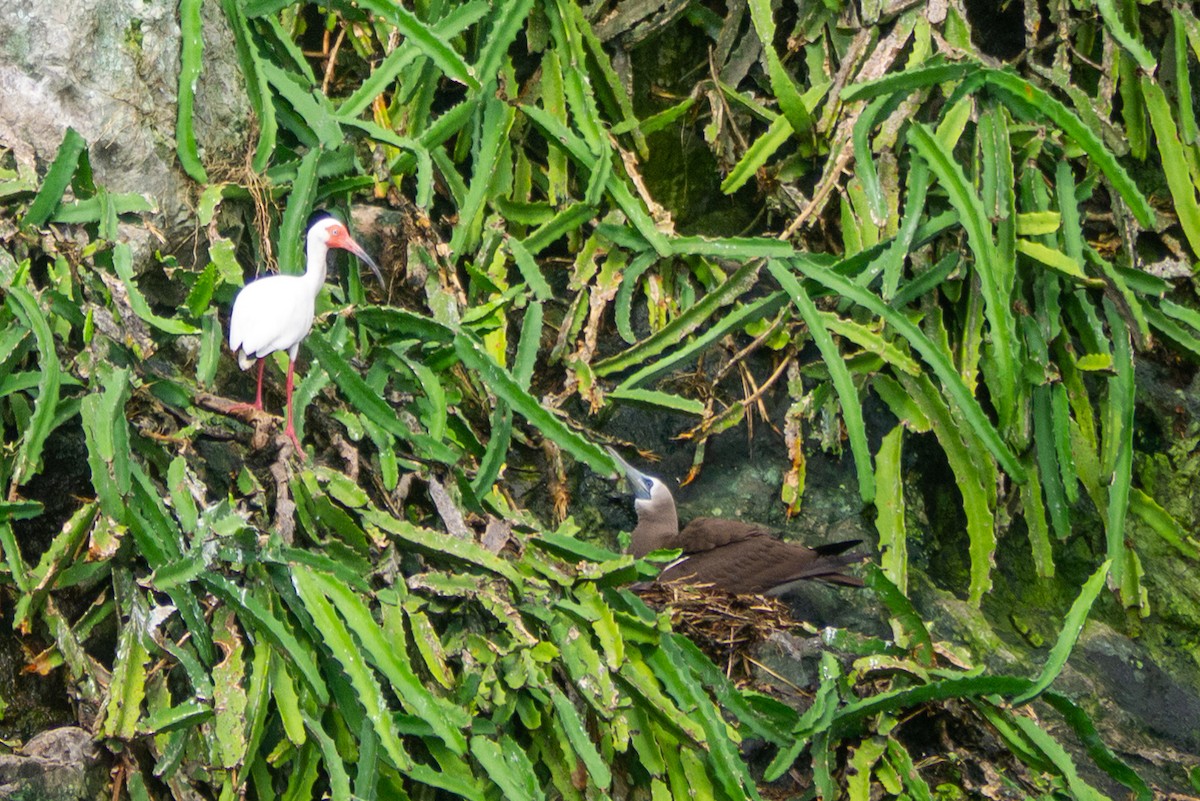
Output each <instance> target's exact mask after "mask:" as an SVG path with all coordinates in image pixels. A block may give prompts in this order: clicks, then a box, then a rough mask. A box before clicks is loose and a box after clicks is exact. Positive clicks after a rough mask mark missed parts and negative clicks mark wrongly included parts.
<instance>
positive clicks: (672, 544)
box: [609, 450, 863, 595]
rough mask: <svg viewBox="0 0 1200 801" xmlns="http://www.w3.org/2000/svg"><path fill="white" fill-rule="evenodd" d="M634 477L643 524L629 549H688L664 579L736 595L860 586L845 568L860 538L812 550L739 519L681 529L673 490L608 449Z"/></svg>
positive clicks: (702, 521)
mask: <svg viewBox="0 0 1200 801" xmlns="http://www.w3.org/2000/svg"><path fill="white" fill-rule="evenodd" d="M609 454H610V455H611V456H612V457H613V459H614V460H616V462H617V464H618V465H620V467H621V469H622V470H623V471H624V472H625V477H626V479H627V480H628V481H629V486H630V489H631V490H632V492H633V496H634V499H635V500H634V503H633V506H634V509H636V510H637V516H638V523H637V526H636V527H635V528H634V529H633V539H632V540H631V541H630V543H629V551H630V553H632V554H633V555H634V556H638V557H641V556H645V555H646V554H648V553H650V552H651V551H657V550H664V549H675V548H678V549H680V550H682V551H683V553H682V555H681V556H680V558H679V559H677V560H676V561H674V562H672V563H671V564H669V565H667V566H666V567H665V568H664V569H663V571H662V573H661V574H660V575H659V580H660V581H683V582H686V583H689V584H711V585H712V586H714V587H717V588H718V589H722V590H725V591H726V592H731V593H735V594H737V593H760V594H763V595H782V594H783V593H785V592H788V591H789V590H791V589H793V588H794V587H795V586H796V584H798V583H799V582H801V581H805V580H812V579H816V580H819V581H825V582H829V583H831V584H844V585H847V586H852V587H861V586H862V585H863V583H862V581H861V580H860V579H858V578H857V577H855V576H850V575H847V574H845V573H843V572H841V571H842V568H843V567H845V566H847V565H850V564H853V563H854V562H858V561H861V557H859V556H856V555H854V554H846V553H843V552H844V551H846V550H849V549H850V548H853V547H854V546H855V545H858V543H859V542H860V540H846V541H843V542H833V543H830V544H828V545H818V546H817V547H816V548H809V547H806V546H804V545H801V544H799V543H796V542H784V541H783V540H778V539H775V537H774V536H772V532H771V530H770V529H768V528H766V527H765V526H760V525H757V524H754V523H744V522H742V521H740V520H724V519H721V518H717V517H699V518H695V519H694V520H692V521H690V522H689V523H688V524H687V525H686V526H684V527H683V528H682V529H681V528H680V527H679V517H678V515H677V514H676V512H675V499H674V498H673V497H672V496H671V490H669V489H668V488H667V485H666V484H664V483H663V482H662V481H661V480H660V479H657V478H655V477H654V476H648V475H646V474H645V473H641V472H639V471H637V470H635V469H634V468H633V467H631V466H630V465H629V463H628V462H626V461H625V460H624V459H622V458H621V457H620V456H618V455H617V454H616V453H614V452H613V451H612V450H609Z"/></svg>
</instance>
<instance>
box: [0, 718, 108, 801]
mask: <svg viewBox="0 0 1200 801" xmlns="http://www.w3.org/2000/svg"><path fill="white" fill-rule="evenodd" d="M107 775H108V771H107V770H106V768H105V765H104V763H103V762H102V761H101V759H100V757H99V749H97V748H96V746H95V744H94V743H93V742H92V735H91V734H89V733H88V732H87V731H86V730H84V729H80V728H78V727H75V726H64V727H62V728H60V729H51V730H49V731H45V732H42V733H41V734H38V735H37V736H35V737H33V738H31V739H30V740H29V742H28V743H26V744H25V746H24V747H23V748H21V749H20V752H19V753H18V754H4V755H0V799H13V801H17V800H18V799H22V800H23V799H30V800H32V799H38V801H90V799H95V798H99V797H100V796H101V791H102V790H103V788H104V784H105V781H106V779H107Z"/></svg>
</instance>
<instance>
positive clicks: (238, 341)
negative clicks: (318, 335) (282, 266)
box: [229, 217, 383, 453]
mask: <svg viewBox="0 0 1200 801" xmlns="http://www.w3.org/2000/svg"><path fill="white" fill-rule="evenodd" d="M330 248H341V249H343V250H348V251H350V252H351V253H353V254H354V255H355V256H358V258H360V259H362V260H363V262H365V263H366V265H367V266H368V267H370V268H371V269H372V270H373V271H374V273H375V276H376V277H377V278H379V282H380V283H381V284H382V283H383V276H382V275H381V274H380V272H379V267H378V266H376V264H375V262H374V261H373V260H372V259H371V257H370V256H368V255H367V252H366V251H365V250H363V249H362V247H361V246H360V245H359V244H358V243H357V242H355V241H354V240H353V239H351V238H350V232H349V231H347V230H346V226H345V225H344V224H343V223H341V222H340V221H339V220H335V219H333V218H332V217H326V218H324V219H321V220H318V221H317V222H316V223H314V224H313V225H312V227H310V228H309V229H308V236H307V238H306V256H307V267H306V269H305V271H304V275H270V276H266V277H264V278H259V279H257V280H255V281H251V282H250V283H249V284H247V285H246V286H245V287H244V288H243V289H242V291H241V292H239V293H238V295H237V297H236V298H234V300H233V311H232V312H231V313H230V315H229V349H230V350H232V351H233V352H234V354H235V355H236V356H237V360H238V365H239V366H240V367H241V368H242V369H243V370H249V369H250V367H251V366H252V365H253V364H254V363H255V362H256V361H257V362H258V392H257V395H256V396H255V400H254V403H241V404H237V405H236V406H234V407H233V408H234V409H235V410H236V409H246V408H254V409H260V410H261V409H262V407H263V406H262V379H263V367H264V366H265V365H266V362H264V361H263V359H264V358H265V357H267V356H269V355H271V354H272V353H274V352H275V351H280V350H281V351H286V352H287V355H288V370H287V424H286V426H285V427H284V432H283V433H284V434H286V435H287V436H288V437H290V438H291V440H292V443H293V444H294V445H295V446H296V450H297V451H299V452H300V453H304V449H303V448H301V447H300V441H299V440H298V439H297V438H296V428H295V425H294V424H293V421H292V383H293V375H294V372H295V365H296V354H297V353H298V352H299V350H300V343H301V342H302V341H303V340H304V338H305V337H306V336H308V332H309V331H311V330H312V324H313V313H314V309H315V307H316V301H317V293H318V292H320V291H321V286H322V285H323V284H324V283H325V264H326V260H327V257H328V255H329V249H330Z"/></svg>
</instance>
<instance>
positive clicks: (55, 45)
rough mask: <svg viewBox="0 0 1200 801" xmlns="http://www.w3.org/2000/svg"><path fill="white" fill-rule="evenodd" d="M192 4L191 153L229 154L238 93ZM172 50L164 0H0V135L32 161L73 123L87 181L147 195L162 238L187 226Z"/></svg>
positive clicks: (221, 22) (48, 155) (242, 105)
mask: <svg viewBox="0 0 1200 801" xmlns="http://www.w3.org/2000/svg"><path fill="white" fill-rule="evenodd" d="M204 9H205V12H204V39H205V51H204V70H203V72H202V74H201V78H200V81H199V83H198V85H197V100H196V104H195V109H196V131H197V136H198V138H199V141H200V147H201V156H202V158H203V159H204V160H205V161H206V162H209V161H216V162H221V163H228V162H230V161H234V160H235V159H236V163H241V162H242V161H244V156H240V155H239V156H235V155H234V154H244V153H245V150H246V147H247V145H246V141H247V132H248V129H249V127H250V118H251V112H250V108H249V102H248V101H247V99H246V95H245V91H244V88H243V84H242V79H241V75H240V72H239V71H238V70H237V65H236V57H235V55H234V51H233V39H232V34H231V33H230V31H229V28H228V24H227V23H226V21H225V19H224V17H223V16H222V14H221V11H220V7H219V5H218V4H216V3H206V4H204ZM179 56H180V31H179V23H178V20H177V18H176V4H175V3H164V2H161V0H157V1H152V2H144V0H103V1H102V0H75V1H74V2H70V3H63V2H55V0H30V2H22V3H5V4H0V144H2V145H4V146H5V147H8V148H11V149H12V151H13V153H14V155H15V156H16V158H17V160H18V162H19V163H20V164H22V165H23V167H25V168H26V169H28V168H32V167H34V166H36V165H38V164H41V165H43V168H44V165H45V164H47V163H48V162H49V161H50V160H51V159H53V158H54V154H55V153H56V152H57V150H58V147H59V145H60V144H61V142H62V139H63V135H64V134H65V132H66V129H67V128H68V127H72V128H74V129H75V130H76V131H78V132H79V133H80V134H81V135H82V136H83V138H84V139H85V140H87V142H88V144H89V153H90V157H91V163H92V167H93V170H94V172H95V176H96V180H97V182H98V183H100V184H101V185H103V186H105V187H106V188H107V189H109V190H110V191H113V192H139V193H143V194H146V195H148V196H149V197H151V198H152V199H153V200H154V201H155V202H156V203H157V205H158V208H159V219H158V220H157V221H156V223H157V226H158V227H159V228H160V229H161V230H163V231H164V232H165V234H166V236H167V239H168V241H171V240H173V239H174V240H177V239H180V238H182V236H183V235H184V234H185V233H186V232H187V231H190V230H191V228H192V226H194V221H193V220H192V219H191V217H192V215H191V214H190V212H189V208H190V204H189V202H188V200H189V194H190V193H191V192H192V191H193V189H194V185H193V183H192V181H191V180H190V179H188V177H187V176H186V175H184V174H183V172H182V170H181V169H180V168H179V167H178V162H177V161H176V158H175V120H176V115H177V112H178V107H177V89H178V83H179ZM149 244H150V243H148V242H147V243H145V245H149ZM144 247H145V246H144ZM144 247H143V251H144Z"/></svg>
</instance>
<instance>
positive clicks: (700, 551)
mask: <svg viewBox="0 0 1200 801" xmlns="http://www.w3.org/2000/svg"><path fill="white" fill-rule="evenodd" d="M859 542H860V540H846V541H843V542H834V543H830V544H828V545H820V546H817V547H816V548H809V547H807V546H805V545H800V544H799V543H794V542H784V541H783V540H779V539H776V538H775V537H774V536H773V535H772V532H771V530H770V529H768V528H765V527H763V526H760V525H755V524H753V523H742V522H739V521H737V520H722V519H720V518H715V517H701V518H698V519H696V520H693V521H691V522H690V523H688V524H687V525H686V526H684V527H683V530H682V531H680V532H679V534H678V538H677V540H676V542H675V543H672V546H673V547H678V548H681V549H682V550H683V555H682V557H681V558H680V560H679V561H678V562H675V563H673V564H672V565H670V566H669V567H668V568H667V569H666V570H664V571H663V572H662V575H661V576H659V579H660V580H662V581H677V580H686V581H690V582H694V583H700V584H712V585H713V586H715V587H719V588H721V589H723V590H726V591H728V592H732V593H760V594H770V593H772V592H781V591H783V590H785V589H786V588H787V585H789V584H791V583H793V582H795V581H800V580H802V579H814V580H818V581H826V582H830V583H832V584H844V585H847V586H851V587H861V586H862V585H863V583H862V580H861V579H858V578H856V577H854V576H850V575H847V574H846V573H843V572H842V568H844V567H845V566H846V565H849V564H853V563H854V562H858V561H860V560H861V557H860V556H858V555H855V554H846V553H844V552H845V551H846V550H848V549H849V548H852V547H854V546H855V545H858V544H859Z"/></svg>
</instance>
